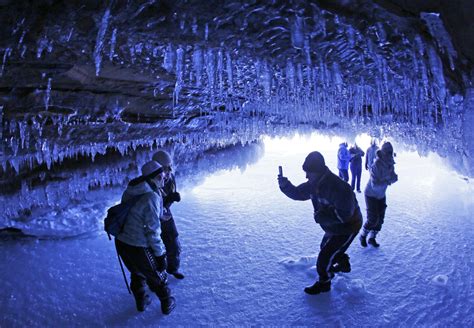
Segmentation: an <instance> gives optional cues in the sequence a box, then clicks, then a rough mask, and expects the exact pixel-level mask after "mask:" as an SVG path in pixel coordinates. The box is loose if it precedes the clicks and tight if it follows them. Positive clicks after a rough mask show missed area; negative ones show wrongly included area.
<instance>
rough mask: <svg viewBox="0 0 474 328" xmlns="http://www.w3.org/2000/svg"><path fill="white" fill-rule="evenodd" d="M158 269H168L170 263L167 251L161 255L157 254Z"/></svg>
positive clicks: (159, 270)
mask: <svg viewBox="0 0 474 328" xmlns="http://www.w3.org/2000/svg"><path fill="white" fill-rule="evenodd" d="M155 262H156V270H157V271H158V272H163V271H165V270H166V267H167V265H168V263H167V262H166V253H165V254H163V255H161V256H155Z"/></svg>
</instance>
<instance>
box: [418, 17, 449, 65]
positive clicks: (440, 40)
mask: <svg viewBox="0 0 474 328" xmlns="http://www.w3.org/2000/svg"><path fill="white" fill-rule="evenodd" d="M439 15H440V14H439V13H425V12H422V13H421V14H420V16H421V19H423V20H424V21H425V23H426V26H427V27H428V30H429V31H430V34H431V36H432V37H433V38H434V39H435V40H436V43H437V45H438V48H439V49H440V51H441V52H443V53H444V52H446V53H447V56H448V59H449V66H450V68H451V70H454V68H455V67H454V60H453V58H457V52H456V50H455V49H454V46H453V43H452V42H451V37H450V35H449V33H448V31H446V28H445V27H444V24H443V21H442V19H441V18H440V17H439Z"/></svg>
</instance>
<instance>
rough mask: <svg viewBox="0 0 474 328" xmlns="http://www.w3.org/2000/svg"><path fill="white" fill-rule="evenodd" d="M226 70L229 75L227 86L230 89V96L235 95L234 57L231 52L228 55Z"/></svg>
mask: <svg viewBox="0 0 474 328" xmlns="http://www.w3.org/2000/svg"><path fill="white" fill-rule="evenodd" d="M225 70H226V73H227V84H228V88H229V94H233V93H234V79H233V68H232V57H231V55H230V53H229V52H227V53H226V62H225Z"/></svg>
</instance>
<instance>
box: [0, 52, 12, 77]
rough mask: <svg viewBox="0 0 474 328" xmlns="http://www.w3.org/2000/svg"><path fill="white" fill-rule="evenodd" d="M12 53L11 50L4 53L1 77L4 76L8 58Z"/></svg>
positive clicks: (0, 70) (0, 71)
mask: <svg viewBox="0 0 474 328" xmlns="http://www.w3.org/2000/svg"><path fill="white" fill-rule="evenodd" d="M11 53H12V49H11V48H6V49H5V51H4V53H3V61H2V68H1V69H0V77H2V76H3V72H4V71H5V64H6V63H7V60H8V57H10V55H11Z"/></svg>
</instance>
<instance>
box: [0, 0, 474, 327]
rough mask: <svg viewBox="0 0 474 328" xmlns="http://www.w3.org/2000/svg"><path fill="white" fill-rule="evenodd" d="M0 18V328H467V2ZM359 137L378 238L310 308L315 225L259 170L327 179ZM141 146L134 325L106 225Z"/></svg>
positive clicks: (473, 71) (94, 5) (19, 2)
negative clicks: (159, 202) (159, 225)
mask: <svg viewBox="0 0 474 328" xmlns="http://www.w3.org/2000/svg"><path fill="white" fill-rule="evenodd" d="M0 24H1V30H0V34H1V35H2V37H1V39H0V140H1V143H0V162H1V166H0V185H1V188H0V213H1V214H0V249H1V252H0V268H1V269H0V308H1V314H0V327H76V326H77V327H103V326H110V327H115V326H120V327H124V326H126V327H135V326H137V327H142V326H149V327H154V326H157V327H158V326H171V327H178V326H179V327H196V326H285V327H287V326H299V327H316V326H323V327H472V326H474V252H473V251H474V247H473V245H472V241H473V240H474V184H473V182H474V180H473V178H474V124H473V123H474V1H472V0H412V1H405V0H311V1H304V0H287V1H285V0H267V1H256V0H241V1H239V0H229V1H227V0H215V1H214V0H209V1H197V0H171V1H170V0H104V1H98V0H71V1H65V0H0ZM374 141H376V142H378V143H379V145H380V144H381V143H382V142H385V141H390V142H391V144H392V145H393V147H394V152H395V153H396V157H395V170H396V172H397V174H398V181H397V183H394V184H393V186H389V187H388V189H387V194H386V199H387V205H388V207H387V209H386V214H385V222H384V225H383V229H382V230H381V231H380V234H379V237H378V240H379V241H380V244H381V246H380V247H379V248H375V247H370V245H369V247H361V244H360V243H359V238H358V237H357V238H355V239H354V241H353V242H352V244H351V246H350V247H349V249H348V250H347V254H348V255H349V257H350V263H351V265H352V270H349V271H350V273H349V272H345V271H343V272H342V273H341V272H338V273H336V274H335V275H334V277H333V278H332V288H331V291H330V292H325V293H321V294H318V295H308V294H307V293H305V292H304V291H303V289H304V287H305V286H306V285H308V284H311V283H313V282H314V281H315V279H317V270H319V269H318V268H317V263H319V262H318V261H319V259H318V252H319V249H320V242H321V238H322V237H323V235H324V231H323V230H322V229H321V228H320V226H319V225H318V224H315V222H314V220H313V208H312V207H311V204H310V203H311V202H295V201H292V200H291V199H289V198H287V197H285V195H284V194H282V193H281V192H280V188H279V182H278V181H277V174H278V166H282V167H283V170H284V173H285V175H286V176H288V177H289V178H290V179H291V181H293V183H294V184H298V183H303V182H305V181H306V177H305V172H304V171H303V170H302V164H303V161H304V160H305V157H306V155H308V153H310V152H312V151H319V152H320V153H321V154H322V155H323V156H324V158H325V164H326V166H327V167H328V168H329V170H330V171H331V172H333V173H335V174H336V175H337V171H338V167H337V151H338V146H339V145H340V144H341V143H344V142H347V143H348V144H350V145H354V144H358V145H359V146H361V148H362V149H363V150H364V151H365V150H366V149H367V147H368V146H369V145H370V143H371V142H374ZM160 149H162V150H166V151H167V152H168V153H169V154H171V155H172V158H173V166H172V167H173V172H174V174H175V177H176V181H177V187H178V190H179V193H180V195H181V201H180V202H179V203H175V204H174V205H173V216H174V220H175V222H176V225H177V227H178V230H179V240H180V243H181V255H180V257H181V270H182V272H183V273H184V275H185V278H184V279H175V277H174V276H173V275H169V276H168V285H169V288H170V289H171V292H172V295H173V297H174V298H175V300H176V308H175V309H174V311H173V312H172V313H170V314H169V315H164V314H163V313H164V312H163V313H162V310H160V299H158V298H157V297H156V295H154V294H153V292H152V291H151V290H147V292H149V293H150V296H151V297H152V298H153V299H152V302H151V304H149V305H148V307H147V308H146V310H145V311H143V312H141V311H137V308H138V305H136V304H135V301H134V297H133V296H132V295H130V293H129V292H128V291H127V287H126V286H125V283H124V275H125V278H126V280H127V281H130V277H128V272H127V270H125V271H124V273H122V272H121V269H120V264H119V261H118V258H117V252H116V249H115V246H114V242H113V241H109V239H108V238H107V234H106V233H105V231H104V217H105V216H106V213H107V210H108V208H110V207H111V206H113V205H114V204H118V203H120V200H121V197H122V193H123V192H124V190H125V189H126V188H127V184H129V183H131V182H130V181H133V179H135V178H137V177H139V176H140V175H141V168H142V167H143V165H144V164H145V163H147V162H149V161H150V160H151V159H152V156H153V154H154V153H155V152H156V151H157V150H160ZM369 177H370V173H369V172H368V171H367V170H364V169H362V178H361V184H362V189H363V188H364V186H365V185H366V184H368V183H369ZM349 183H350V182H349ZM157 197H158V196H157ZM160 197H161V196H160ZM354 197H355V199H356V201H357V202H358V204H359V206H360V210H361V213H362V216H363V219H364V221H365V219H366V216H367V211H366V210H367V208H366V198H364V191H362V193H357V192H354ZM321 247H323V246H322V245H321ZM168 265H169V263H168ZM150 288H151V287H150ZM135 296H136V295H135ZM150 300H151V299H150ZM136 306H137V308H136Z"/></svg>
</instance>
